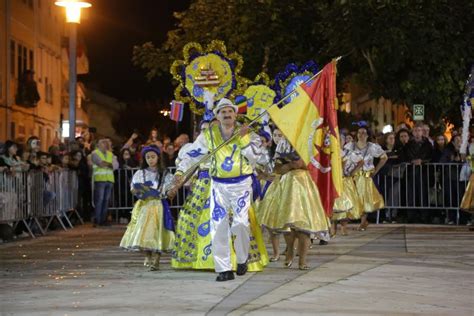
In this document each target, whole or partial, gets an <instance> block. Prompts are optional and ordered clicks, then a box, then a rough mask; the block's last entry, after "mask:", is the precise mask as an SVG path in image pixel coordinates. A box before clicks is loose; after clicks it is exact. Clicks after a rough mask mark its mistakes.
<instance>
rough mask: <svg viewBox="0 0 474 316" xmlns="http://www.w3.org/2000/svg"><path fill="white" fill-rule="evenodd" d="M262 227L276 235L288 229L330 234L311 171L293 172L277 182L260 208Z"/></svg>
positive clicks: (273, 184) (272, 185) (269, 189)
mask: <svg viewBox="0 0 474 316" xmlns="http://www.w3.org/2000/svg"><path fill="white" fill-rule="evenodd" d="M259 215H260V218H261V221H260V223H261V224H262V225H263V226H265V227H267V228H269V229H270V230H272V231H282V232H287V231H288V228H293V229H295V230H299V231H303V232H307V233H310V234H319V233H327V231H328V229H329V223H328V218H327V217H326V214H325V213H324V209H323V206H322V204H321V199H320V197H319V192H318V188H317V187H316V185H315V184H314V182H313V180H312V179H311V176H310V175H309V172H308V171H307V170H303V169H298V170H292V171H290V172H288V173H286V174H284V175H282V176H281V178H280V179H279V181H277V180H275V181H274V182H273V183H272V184H271V185H270V187H269V188H268V191H267V193H266V195H265V197H264V199H263V200H262V201H261V202H260V204H259Z"/></svg>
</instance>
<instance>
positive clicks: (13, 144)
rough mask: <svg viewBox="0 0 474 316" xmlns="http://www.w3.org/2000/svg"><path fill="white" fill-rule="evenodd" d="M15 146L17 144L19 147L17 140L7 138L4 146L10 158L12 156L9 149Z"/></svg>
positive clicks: (6, 154)
mask: <svg viewBox="0 0 474 316" xmlns="http://www.w3.org/2000/svg"><path fill="white" fill-rule="evenodd" d="M13 146H16V148H17V149H18V145H17V144H16V143H15V142H13V141H11V140H7V141H6V142H5V145H4V147H3V148H4V152H5V156H7V157H9V158H12V157H10V153H9V152H8V151H9V150H10V148H11V147H13ZM17 154H18V151H17Z"/></svg>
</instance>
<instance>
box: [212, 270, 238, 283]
mask: <svg viewBox="0 0 474 316" xmlns="http://www.w3.org/2000/svg"><path fill="white" fill-rule="evenodd" d="M233 279H235V277H234V272H232V271H225V272H220V273H219V275H218V276H217V278H216V281H217V282H222V281H230V280H233Z"/></svg>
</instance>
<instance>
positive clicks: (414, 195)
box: [109, 163, 468, 224]
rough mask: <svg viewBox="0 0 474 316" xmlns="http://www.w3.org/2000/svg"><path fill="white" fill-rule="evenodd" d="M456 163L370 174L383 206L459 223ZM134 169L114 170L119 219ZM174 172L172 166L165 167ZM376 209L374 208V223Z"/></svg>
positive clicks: (130, 201)
mask: <svg viewBox="0 0 474 316" xmlns="http://www.w3.org/2000/svg"><path fill="white" fill-rule="evenodd" d="M462 166H463V165H462V164H460V163H429V164H423V165H421V166H415V165H412V164H399V165H395V166H392V167H388V166H387V168H384V169H383V170H382V171H381V172H379V174H377V175H376V176H375V177H374V181H375V183H376V186H377V188H378V189H379V191H380V192H381V194H382V196H383V197H384V200H385V209H384V210H382V212H384V211H387V210H390V211H392V210H407V211H409V212H416V211H421V210H428V211H434V210H443V211H446V212H447V213H448V212H456V223H457V224H459V219H460V212H459V211H460V210H459V204H460V203H461V199H462V197H463V195H464V191H465V188H466V185H467V180H468V177H467V178H464V179H462V178H461V170H462ZM137 170H138V169H119V170H116V171H115V184H114V189H113V192H112V196H111V199H110V206H109V210H111V211H112V212H114V213H115V216H114V217H115V221H116V222H118V221H119V217H120V216H122V215H119V213H120V212H129V211H131V210H132V208H133V205H134V204H135V201H136V198H135V197H134V196H133V195H132V194H131V193H130V183H131V181H132V177H133V174H134V173H135V172H136V171H137ZM169 170H170V172H172V173H174V171H175V168H169ZM187 191H188V189H187V188H186V187H183V188H182V189H181V190H180V191H179V192H178V195H177V197H176V198H175V199H174V200H173V201H172V203H171V204H170V207H171V209H174V210H176V211H178V210H179V209H180V208H182V206H183V204H184V201H185V198H186V195H187ZM379 221H380V211H379V212H377V223H379Z"/></svg>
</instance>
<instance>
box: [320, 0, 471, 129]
mask: <svg viewBox="0 0 474 316" xmlns="http://www.w3.org/2000/svg"><path fill="white" fill-rule="evenodd" d="M321 9H322V11H321V12H322V22H321V24H320V25H321V28H323V29H325V30H326V31H325V32H323V33H322V34H321V35H322V36H324V39H325V45H324V52H323V53H322V54H323V55H324V54H326V55H331V54H337V53H340V52H344V51H352V52H353V54H351V55H350V56H349V58H347V59H348V60H347V62H346V63H342V64H343V65H344V66H345V70H347V72H346V73H355V74H356V75H357V78H358V81H359V82H360V83H362V84H364V85H366V86H367V87H368V89H369V90H370V91H371V92H372V95H373V96H374V97H380V96H383V97H385V98H388V99H392V100H393V101H395V102H400V103H406V104H408V105H411V104H413V103H424V104H425V105H426V107H427V110H428V111H427V115H428V118H429V119H432V120H434V121H436V120H439V119H442V118H445V117H448V118H450V120H451V121H458V120H459V119H460V114H459V110H458V109H459V105H460V104H461V96H462V91H463V89H464V82H465V80H466V78H467V74H468V71H469V68H470V65H471V64H472V63H473V62H474V54H472V52H471V51H472V45H473V44H472V43H474V32H473V29H474V28H473V27H472V22H470V21H469V20H468V19H467V18H466V12H472V10H474V2H472V1H470V0H460V1H443V0H440V1H407V0H405V1H388V0H387V1H380V0H379V1H375V0H372V1H350V0H349V1H342V0H341V1H330V2H327V3H326V4H325V5H324V6H323V7H322V8H321ZM334 39H337V40H334Z"/></svg>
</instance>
